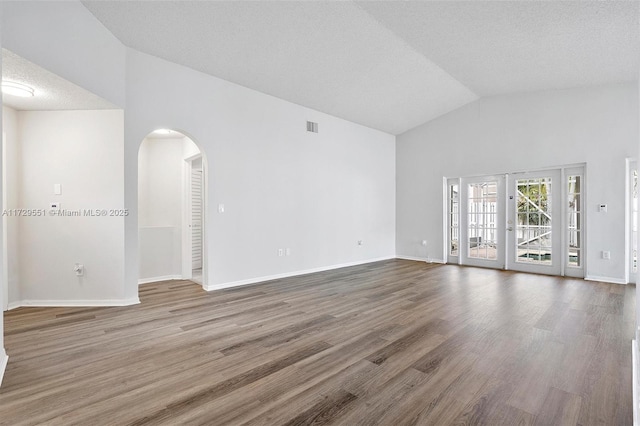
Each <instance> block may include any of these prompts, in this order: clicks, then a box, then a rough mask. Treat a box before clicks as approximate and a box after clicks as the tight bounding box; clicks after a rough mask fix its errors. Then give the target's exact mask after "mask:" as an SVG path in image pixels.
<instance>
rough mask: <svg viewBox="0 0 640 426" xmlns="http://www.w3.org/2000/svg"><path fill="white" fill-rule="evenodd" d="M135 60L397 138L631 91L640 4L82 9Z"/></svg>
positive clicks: (177, 4)
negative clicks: (147, 58) (143, 57)
mask: <svg viewBox="0 0 640 426" xmlns="http://www.w3.org/2000/svg"><path fill="white" fill-rule="evenodd" d="M83 4H84V5H85V6H86V7H87V8H88V9H89V11H91V12H92V13H93V14H94V15H95V16H96V18H97V19H98V20H100V21H101V22H102V23H103V24H104V25H105V27H106V28H108V29H109V30H110V31H111V32H112V33H113V34H114V35H115V36H116V37H117V38H118V39H120V40H121V41H122V43H123V44H125V45H126V46H129V47H131V48H134V49H136V50H139V51H142V52H145V53H148V54H151V55H155V56H158V57H160V58H163V59H167V60H169V61H171V62H175V63H178V64H182V65H185V66H187V67H190V68H193V69H195V70H198V71H201V72H204V73H207V74H210V75H213V76H216V77H220V78H222V79H225V80H228V81H231V82H234V83H237V84H240V85H242V86H246V87H249V88H251V89H255V90H258V91H260V92H263V93H267V94H270V95H273V96H276V97H279V98H282V99H285V100H287V101H290V102H294V103H297V104H300V105H303V106H306V107H309V108H313V109H316V110H319V111H322V112H325V113H328V114H332V115H335V116H338V117H341V118H344V119H347V120H350V121H353V122H356V123H360V124H363V125H365V126H368V127H372V128H376V129H379V130H382V131H385V132H388V133H391V134H399V133H403V132H404V131H406V130H409V129H411V128H413V127H415V126H417V125H420V124H422V123H424V122H426V121H429V120H431V119H433V118H435V117H437V116H439V115H442V114H445V113H447V112H449V111H451V110H453V109H456V108H459V107H460V106H463V105H465V104H467V103H469V102H472V101H473V100H475V99H477V98H478V96H491V95H497V94H504V93H514V92H523V91H533V90H547V89H557V88H568V87H576V86H586V85H597V84H606V83H615V82H621V81H634V80H637V76H638V68H639V66H640V65H639V63H638V54H637V53H638V51H639V50H640V43H639V40H640V37H639V34H638V25H637V23H638V3H637V2H537V1H536V2H533V1H532V2H501V1H498V2H488V1H487V2H485V1H472V2H449V1H427V2H418V1H415V2H414V1H376V2H352V1H340V2H330V1H326V2H316V1H311V2H305V1H301V2H297V1H289V2H287V1H282V2H280V1H279V2H270V1H262V2H250V1H249V2H245V1H164V2H147V1H127V2H120V1H85V2H83Z"/></svg>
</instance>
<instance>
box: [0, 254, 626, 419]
mask: <svg viewBox="0 0 640 426" xmlns="http://www.w3.org/2000/svg"><path fill="white" fill-rule="evenodd" d="M140 297H141V300H142V303H141V304H140V305H136V306H129V307H117V308H20V309H16V310H13V311H10V312H7V313H5V332H6V337H5V346H6V348H7V352H8V353H9V356H10V359H9V366H8V368H7V371H6V374H5V379H4V383H3V385H2V387H1V388H0V424H2V425H22V424H25V425H27V424H51V425H156V424H166V425H178V424H206V425H227V424H228V425H242V424H247V425H309V424H315V425H319V424H339V425H349V426H351V425H393V426H395V425H448V424H456V425H457V424H485V425H528V424H539V425H575V424H580V425H596V424H598V425H600V424H609V425H631V424H632V402H631V339H632V337H633V328H634V325H633V324H634V316H635V311H634V306H635V286H622V285H615V284H603V283H594V282H587V281H583V280H576V279H565V278H558V277H546V276H539V275H528V274H520V273H513V272H504V271H495V270H489V269H478V268H466V267H458V266H452V265H428V264H425V263H421V262H411V261H403V260H390V261H384V262H377V263H372V264H368V265H362V266H356V267H350V268H344V269H339V270H334V271H328V272H322V273H317V274H311V275H305V276H301V277H294V278H287V279H281V280H276V281H270V282H268V283H263V284H259V285H252V286H245V287H240V288H235V289H228V290H223V291H216V292H211V293H207V292H205V291H203V290H202V289H201V288H200V287H199V286H198V285H195V284H193V283H190V282H188V281H169V282H162V283H154V284H147V285H144V286H141V288H140Z"/></svg>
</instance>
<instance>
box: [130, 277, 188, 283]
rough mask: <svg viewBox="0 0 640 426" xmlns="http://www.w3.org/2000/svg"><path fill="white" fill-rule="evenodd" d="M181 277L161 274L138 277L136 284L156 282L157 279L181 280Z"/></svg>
mask: <svg viewBox="0 0 640 426" xmlns="http://www.w3.org/2000/svg"><path fill="white" fill-rule="evenodd" d="M181 279H183V278H182V275H163V276H161V277H151V278H140V279H139V280H138V285H141V284H149V283H157V282H158V281H169V280H181Z"/></svg>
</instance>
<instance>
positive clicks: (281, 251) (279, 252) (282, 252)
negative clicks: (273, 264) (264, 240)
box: [278, 249, 284, 257]
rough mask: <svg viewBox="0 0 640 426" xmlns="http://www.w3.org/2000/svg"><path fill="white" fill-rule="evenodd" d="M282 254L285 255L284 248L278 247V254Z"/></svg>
mask: <svg viewBox="0 0 640 426" xmlns="http://www.w3.org/2000/svg"><path fill="white" fill-rule="evenodd" d="M282 255H284V250H282V249H278V256H279V257H282Z"/></svg>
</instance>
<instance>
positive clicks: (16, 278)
mask: <svg viewBox="0 0 640 426" xmlns="http://www.w3.org/2000/svg"><path fill="white" fill-rule="evenodd" d="M2 124H3V126H2V129H3V132H4V133H5V134H6V140H5V142H6V143H5V145H4V155H5V157H4V164H3V166H4V176H3V178H4V186H3V190H4V193H3V196H4V201H5V205H4V208H5V209H19V208H20V202H19V198H18V188H19V184H20V182H19V171H20V170H19V164H20V155H19V144H18V114H17V112H16V111H15V110H14V109H12V108H9V107H6V106H3V107H2ZM3 223H4V225H5V238H6V242H7V253H6V257H7V264H6V267H7V270H6V271H5V277H6V279H7V283H8V300H7V302H8V304H9V307H12V306H14V305H15V304H16V303H17V302H19V301H20V299H21V297H20V286H19V283H20V275H19V274H20V268H19V263H18V262H19V258H18V241H19V234H18V232H19V229H18V218H17V217H15V216H4V217H3Z"/></svg>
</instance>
